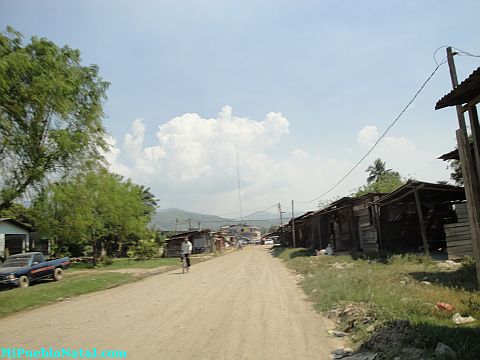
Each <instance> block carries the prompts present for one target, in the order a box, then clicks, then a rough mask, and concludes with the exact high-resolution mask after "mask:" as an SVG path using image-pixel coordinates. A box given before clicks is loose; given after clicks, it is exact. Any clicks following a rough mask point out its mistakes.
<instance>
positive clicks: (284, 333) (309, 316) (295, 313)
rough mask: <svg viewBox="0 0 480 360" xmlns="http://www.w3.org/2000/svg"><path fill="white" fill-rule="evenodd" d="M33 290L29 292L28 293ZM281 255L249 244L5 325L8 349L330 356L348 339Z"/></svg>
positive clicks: (1, 323) (0, 340)
mask: <svg viewBox="0 0 480 360" xmlns="http://www.w3.org/2000/svg"><path fill="white" fill-rule="evenodd" d="M26 291H28V289H26ZM326 326H327V325H326V322H325V320H324V319H323V318H322V317H321V316H320V315H318V314H317V313H315V311H314V310H313V309H312V308H311V306H310V305H309V304H308V303H307V302H306V301H305V299H304V295H303V293H302V291H301V290H300V289H299V288H298V287H297V286H296V284H295V280H294V277H293V275H292V274H290V273H289V272H288V271H287V270H286V268H285V267H284V265H283V264H281V262H280V261H279V260H278V259H274V258H272V256H271V255H270V254H269V252H268V249H267V248H266V247H263V246H255V247H253V246H251V247H249V248H247V249H245V250H243V251H237V252H233V253H230V254H227V255H225V256H221V257H218V258H215V259H213V260H210V261H206V262H203V263H199V264H196V265H194V266H192V270H191V271H190V273H188V274H181V271H180V270H174V271H170V272H168V273H164V274H160V275H156V276H152V277H149V278H147V279H145V280H142V281H139V282H136V283H132V284H127V285H124V286H120V287H117V288H113V289H109V290H106V291H102V292H99V293H94V294H89V295H83V296H80V297H76V298H73V299H70V300H66V301H63V302H58V303H55V304H53V305H49V306H45V307H42V308H38V309H35V310H31V311H25V312H22V313H19V314H16V315H13V316H9V317H7V318H3V319H1V320H0V346H1V347H2V348H6V347H15V348H25V349H32V350H33V349H41V348H42V347H43V348H47V349H48V348H50V347H52V348H53V349H61V348H70V349H84V350H88V349H93V348H96V349H97V356H100V355H99V354H100V351H103V350H112V349H113V350H122V351H126V352H127V356H128V357H127V358H128V359H148V360H150V359H152V360H154V359H159V360H160V359H180V360H185V359H200V360H203V359H205V360H214V359H233V360H235V359H292V360H294V359H295V360H296V359H329V354H330V352H331V351H332V350H333V349H335V348H336V347H338V345H340V343H339V342H338V340H336V339H331V338H328V337H327V336H326V330H327V328H326Z"/></svg>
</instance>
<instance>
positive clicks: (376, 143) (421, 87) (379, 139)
mask: <svg viewBox="0 0 480 360" xmlns="http://www.w3.org/2000/svg"><path fill="white" fill-rule="evenodd" d="M440 48H441V47H440ZM440 48H439V49H440ZM437 51H438V49H437V50H435V52H437ZM434 54H435V53H434ZM434 56H435V55H434ZM434 59H435V57H434ZM435 62H436V60H435ZM446 62H447V60H446V59H443V61H442V62H441V63H437V66H436V67H435V69H434V70H433V72H432V73H431V74H430V76H428V78H427V80H425V82H424V83H423V84H422V86H420V88H419V89H418V90H417V92H416V93H415V95H414V96H413V97H412V99H411V100H410V101H409V102H408V104H407V105H406V106H405V107H404V108H403V110H402V111H401V112H400V114H398V116H397V117H396V118H395V120H394V121H393V122H392V123H391V124H390V125H389V126H388V127H387V129H386V130H385V131H384V132H383V134H382V135H381V136H380V137H379V138H378V139H377V141H375V143H374V144H373V145H372V146H371V147H370V149H369V150H368V151H367V153H366V154H365V155H364V156H362V158H361V159H360V160H359V161H358V162H357V163H356V164H355V165H354V166H353V167H352V168H351V169H350V170H349V171H348V172H347V173H346V174H345V175H344V176H343V177H342V178H341V179H340V180H338V181H337V182H336V183H335V185H333V186H332V187H331V188H330V189H328V190H327V191H326V192H324V193H323V194H322V195H320V196H317V197H316V198H314V199H312V200H308V201H297V203H300V204H308V203H311V202H313V201H315V200H318V199H320V198H322V197H324V196H325V195H327V194H328V193H330V192H331V191H332V190H333V189H335V188H336V187H337V186H338V185H340V184H341V183H342V182H343V180H345V179H346V178H347V177H348V176H349V175H350V174H351V173H352V172H353V171H354V170H355V169H356V168H357V167H358V166H359V165H360V164H361V163H362V161H363V160H365V158H366V157H367V156H368V155H370V153H371V152H372V151H373V149H375V148H376V146H377V145H378V143H379V142H380V141H381V140H382V139H383V138H384V137H385V135H387V133H388V132H389V131H390V129H391V128H392V127H393V125H395V124H396V122H397V121H398V120H400V118H401V117H402V116H403V114H404V113H405V111H407V109H408V108H409V107H410V105H412V103H413V102H414V101H415V99H416V98H417V96H418V95H419V94H420V93H421V92H422V90H423V89H424V88H425V86H426V85H427V83H428V82H429V81H430V80H431V79H432V77H433V75H435V73H436V72H437V70H438V69H439V68H440V66H442V65H443V64H445V63H446Z"/></svg>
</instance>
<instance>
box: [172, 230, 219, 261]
mask: <svg viewBox="0 0 480 360" xmlns="http://www.w3.org/2000/svg"><path fill="white" fill-rule="evenodd" d="M185 238H188V240H189V241H190V242H191V243H192V254H201V253H204V252H211V251H212V249H213V247H212V235H211V231H210V230H208V229H205V230H196V231H187V232H182V233H178V234H176V235H173V236H171V237H170V238H168V239H166V240H165V252H164V254H165V257H175V256H179V255H180V251H181V249H182V242H183V240H184V239H185Z"/></svg>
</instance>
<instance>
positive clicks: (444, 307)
mask: <svg viewBox="0 0 480 360" xmlns="http://www.w3.org/2000/svg"><path fill="white" fill-rule="evenodd" d="M436 306H437V309H438V310H444V311H453V310H455V306H453V305H451V304H448V303H445V302H442V301H439V302H437V304H436Z"/></svg>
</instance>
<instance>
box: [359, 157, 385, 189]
mask: <svg viewBox="0 0 480 360" xmlns="http://www.w3.org/2000/svg"><path fill="white" fill-rule="evenodd" d="M365 171H366V172H367V173H368V174H369V175H368V177H367V184H370V183H372V182H374V181H377V180H378V179H379V178H380V176H382V175H383V174H385V173H386V172H389V171H391V170H390V169H389V170H387V169H386V168H385V161H383V160H382V159H380V158H378V159H375V161H374V162H373V165H370V166H369V167H368V168H367V170H365Z"/></svg>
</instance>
